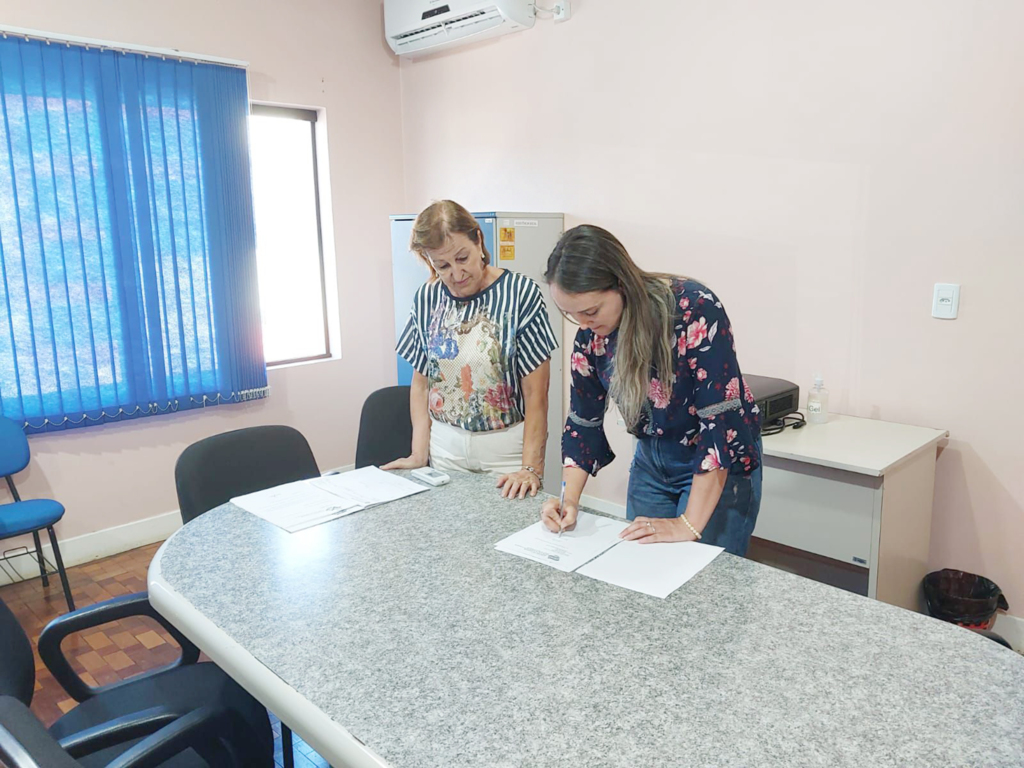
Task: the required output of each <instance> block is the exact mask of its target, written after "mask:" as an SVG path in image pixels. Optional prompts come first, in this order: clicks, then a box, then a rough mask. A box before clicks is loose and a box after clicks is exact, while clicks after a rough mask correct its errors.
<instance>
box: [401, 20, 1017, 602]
mask: <svg viewBox="0 0 1024 768" xmlns="http://www.w3.org/2000/svg"><path fill="white" fill-rule="evenodd" d="M573 6H574V16H573V18H572V20H570V21H569V22H568V23H566V24H563V25H559V26H553V25H552V24H551V23H550V22H547V21H541V22H539V23H538V26H537V28H535V29H533V30H530V31H527V32H524V33H521V34H518V35H514V36H510V37H506V38H502V39H499V40H495V41H492V42H488V43H482V44H478V45H476V46H475V47H470V48H463V49H457V50H455V51H452V52H450V53H447V54H442V55H439V56H435V57H434V58H430V59H423V60H419V61H415V62H403V64H402V69H401V72H402V114H403V120H404V131H403V137H404V145H405V151H404V154H405V174H406V207H407V208H410V209H415V208H417V207H419V206H421V205H423V204H425V203H427V202H429V201H430V200H431V199H432V198H437V197H442V196H445V197H453V198H455V199H457V200H460V201H462V202H463V203H464V204H466V205H468V206H469V207H470V208H471V209H472V208H482V209H491V210H493V209H502V208H504V209H507V210H557V211H564V212H565V213H566V214H567V217H568V218H567V225H570V226H571V225H572V224H575V223H580V222H583V221H588V222H594V223H598V224H601V225H604V226H606V227H608V228H610V229H611V230H612V231H614V232H615V233H616V234H617V235H619V236H620V237H621V238H622V239H623V241H624V242H625V243H626V246H627V247H628V248H629V249H630V251H631V252H632V253H633V255H634V256H635V257H636V258H637V260H638V261H640V263H641V264H642V265H643V266H645V267H647V268H650V269H658V270H668V271H673V272H681V273H687V274H690V275H694V276H697V277H699V278H701V279H703V280H704V281H706V282H707V283H709V284H710V285H711V286H712V287H714V288H715V289H716V290H717V291H718V292H719V293H720V295H721V296H722V298H723V299H724V301H725V302H726V306H727V308H728V309H729V311H730V314H731V316H732V318H733V321H734V323H735V326H736V334H737V338H738V342H739V352H740V359H741V362H742V363H743V365H744V367H745V369H746V370H747V371H749V372H752V373H760V374H765V375H771V376H780V377H784V378H788V379H791V380H793V381H796V382H798V383H799V384H800V385H801V387H802V388H804V389H805V390H806V388H807V387H808V386H809V383H810V379H811V377H812V375H813V374H814V373H815V371H819V370H820V371H822V372H823V373H824V375H825V378H826V382H827V385H828V386H829V387H830V388H831V389H832V392H833V408H834V409H835V410H836V411H838V412H843V413H848V414H853V415H858V416H868V417H873V418H880V419H886V420H891V421H900V422H906V423H910V424H920V425H927V426H933V427H941V428H946V429H949V430H950V431H951V433H952V439H951V440H950V443H949V446H948V447H947V448H946V449H945V450H943V452H942V455H941V458H940V460H939V478H938V481H937V487H936V503H935V516H934V526H933V538H932V542H933V544H932V559H933V563H934V565H935V566H936V567H939V566H952V567H958V568H964V569H969V570H974V571H980V572H982V573H984V574H986V575H988V576H990V577H991V578H993V579H995V580H996V581H997V582H998V583H999V584H1000V585H1001V586H1002V587H1003V589H1004V590H1005V591H1006V592H1007V595H1008V599H1009V601H1010V604H1011V607H1012V608H1013V609H1014V611H1013V612H1014V613H1016V614H1017V615H1022V614H1024V558H1022V557H1021V554H1020V552H1021V543H1022V542H1024V510H1022V505H1024V471H1022V469H1024V447H1022V443H1021V438H1020V432H1021V429H1022V427H1024V418H1022V417H1021V412H1020V406H1019V405H1018V403H1017V400H1018V397H1017V396H1016V394H1015V393H1016V389H1017V388H1018V386H1019V385H1020V380H1021V378H1022V377H1024V354H1022V352H1024V344H1022V341H1021V336H1020V328H1021V322H1020V320H1019V318H1017V316H1016V314H1015V312H1014V307H1015V306H1016V305H1017V304H1018V303H1019V302H1018V298H1019V297H1018V293H1019V291H1020V285H1021V284H1022V283H1024V266H1022V265H1024V260H1022V258H1021V253H1022V252H1024V218H1022V216H1021V211H1022V210H1024V99H1021V97H1020V94H1021V93H1022V92H1024V46H1021V45H1020V35H1019V31H1020V29H1021V28H1022V26H1024V5H1022V4H1020V3H1019V2H1016V0H1002V1H1000V0H990V2H986V3H977V2H967V1H966V0H962V1H959V2H958V1H956V0H951V1H950V2H945V3H934V2H930V1H929V0H898V2H868V3H846V4H833V3H820V2H817V1H816V0H787V2H781V3H779V2H777V3H759V2H752V1H751V0H723V1H720V2H714V3H708V2H693V0H649V1H648V2H645V3H632V4H623V3H618V2H612V0H575V1H574V3H573ZM940 281H941V282H959V283H962V284H963V292H962V297H961V306H960V318H959V319H958V320H956V321H954V322H949V321H939V320H934V319H932V318H931V317H930V301H931V291H932V285H933V283H935V282H940ZM616 443H617V446H618V447H619V448H620V460H619V461H617V462H616V463H615V464H614V465H612V466H611V467H609V468H608V470H606V472H605V473H604V474H603V475H602V476H601V477H600V478H599V479H598V482H595V483H593V484H592V485H591V486H590V491H591V492H592V493H595V494H598V495H600V496H603V497H604V498H608V499H611V500H616V501H621V500H622V499H623V498H624V486H625V478H626V471H627V469H628V460H626V459H625V458H624V454H626V453H628V447H629V443H628V440H625V439H623V438H622V437H617V438H616Z"/></svg>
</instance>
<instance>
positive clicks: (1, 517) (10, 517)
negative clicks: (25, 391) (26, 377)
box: [0, 417, 75, 611]
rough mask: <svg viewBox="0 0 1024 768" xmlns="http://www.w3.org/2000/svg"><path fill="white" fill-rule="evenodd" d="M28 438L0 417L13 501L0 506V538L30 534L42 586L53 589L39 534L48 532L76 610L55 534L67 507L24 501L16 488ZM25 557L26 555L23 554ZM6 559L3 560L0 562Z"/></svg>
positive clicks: (3, 463) (0, 461)
mask: <svg viewBox="0 0 1024 768" xmlns="http://www.w3.org/2000/svg"><path fill="white" fill-rule="evenodd" d="M28 462H29V450H28V438H26V437H25V430H24V428H23V427H22V425H21V424H18V423H17V422H15V421H12V420H11V419H8V418H5V417H0V475H3V476H4V479H5V480H7V487H8V488H9V489H10V491H11V496H12V497H13V498H14V502H13V503H10V504H3V505H0V539H9V538H11V537H13V536H21V535H22V534H26V533H31V534H32V543H33V544H35V547H36V562H37V563H38V564H39V575H40V576H41V577H42V579H43V586H44V587H48V586H50V573H49V572H48V571H47V570H46V560H45V559H44V558H43V548H42V546H41V545H40V543H39V532H40V531H42V530H44V529H45V530H46V532H47V533H48V534H49V535H50V546H51V547H53V559H54V560H56V561H57V567H56V571H57V574H58V575H59V576H60V583H61V585H62V586H63V587H64V599H65V600H66V601H67V604H68V610H69V611H73V610H75V601H74V600H72V599H71V587H70V586H68V574H67V571H65V570H64V561H63V560H62V559H61V556H60V547H59V546H57V534H56V533H54V532H53V526H54V524H55V523H56V522H57V521H58V520H60V519H61V518H62V517H64V505H62V504H61V503H60V502H59V501H54V500H53V499H29V500H27V501H22V500H21V496H19V495H18V489H17V488H16V487H15V486H14V475H15V474H17V473H18V472H21V470H23V469H24V468H25V467H27V466H28ZM21 554H25V553H21ZM3 559H5V558H0V562H2V561H3Z"/></svg>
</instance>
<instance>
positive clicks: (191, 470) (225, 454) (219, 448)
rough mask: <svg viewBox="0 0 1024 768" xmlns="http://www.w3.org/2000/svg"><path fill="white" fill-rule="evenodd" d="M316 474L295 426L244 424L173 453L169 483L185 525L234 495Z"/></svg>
mask: <svg viewBox="0 0 1024 768" xmlns="http://www.w3.org/2000/svg"><path fill="white" fill-rule="evenodd" d="M319 475H320V470H319V469H318V468H317V465H316V459H315V458H313V451H312V450H311V449H310V447H309V443H307V442H306V438H305V437H303V436H302V433H301V432H299V431H298V430H297V429H292V428H291V427H284V426H268V427H248V428H246V429H236V430H234V431H233V432H225V433H223V434H221V435H214V436H213V437H208V438H206V439H205V440H200V441H199V442H197V443H193V444H192V445H190V446H189V447H188V448H186V449H185V450H184V451H182V454H181V456H179V457H178V463H177V464H176V465H175V467H174V482H175V485H176V486H177V489H178V506H179V507H180V509H181V521H182V523H187V522H189V521H190V520H194V519H195V518H197V517H199V515H201V514H203V513H204V512H208V511H209V510H211V509H213V508H214V507H219V506H220V505H221V504H224V503H225V502H227V501H230V500H231V499H232V498H234V497H235V496H241V495H243V494H246V493H255V492H256V491H262V490H264V489H265V488H273V487H274V486H275V485H283V484H284V483H291V482H294V481H296V480H307V479H309V478H311V477H317V476H319Z"/></svg>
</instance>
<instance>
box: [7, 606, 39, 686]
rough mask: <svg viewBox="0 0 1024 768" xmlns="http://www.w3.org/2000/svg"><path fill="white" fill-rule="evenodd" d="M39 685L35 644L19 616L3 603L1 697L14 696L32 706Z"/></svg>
mask: <svg viewBox="0 0 1024 768" xmlns="http://www.w3.org/2000/svg"><path fill="white" fill-rule="evenodd" d="M35 684H36V666H35V659H33V658H32V644H31V643H29V640H28V635H26V634H25V630H24V629H22V627H21V624H19V623H18V619H17V617H15V615H14V614H13V613H12V612H11V609H10V608H8V607H7V604H6V603H4V601H3V600H0V696H13V697H14V698H16V699H18V701H21V702H23V703H24V704H25V705H28V704H31V703H32V691H33V689H34V688H35Z"/></svg>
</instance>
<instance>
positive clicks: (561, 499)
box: [558, 480, 565, 536]
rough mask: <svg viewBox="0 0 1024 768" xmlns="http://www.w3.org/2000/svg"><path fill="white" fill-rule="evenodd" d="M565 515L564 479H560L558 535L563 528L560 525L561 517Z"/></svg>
mask: <svg viewBox="0 0 1024 768" xmlns="http://www.w3.org/2000/svg"><path fill="white" fill-rule="evenodd" d="M563 517H565V480H563V481H562V495H561V496H559V497H558V535H559V536H561V535H562V531H563V530H565V529H564V528H563V527H562V518H563Z"/></svg>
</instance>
